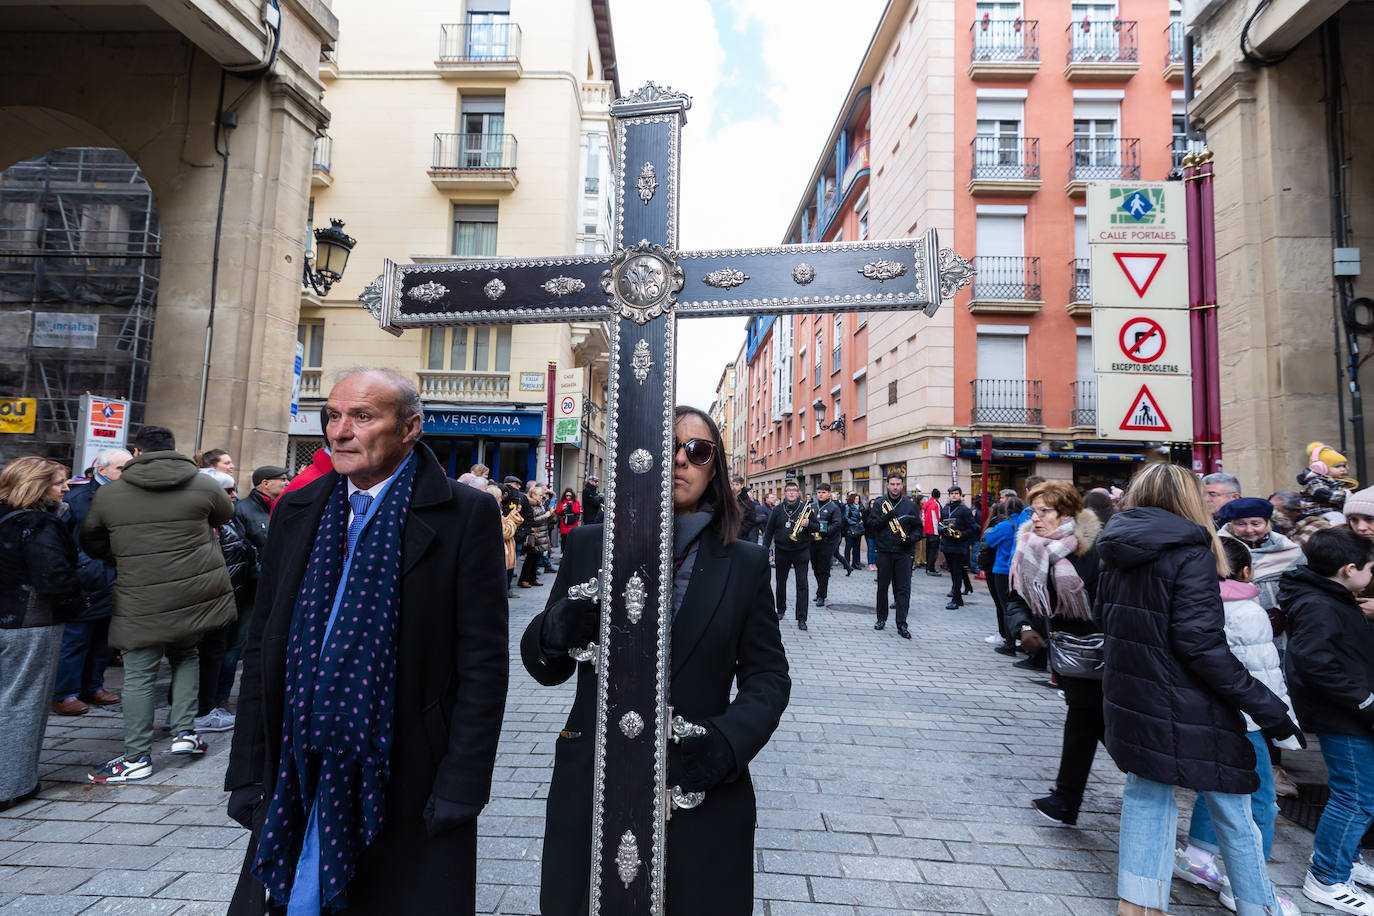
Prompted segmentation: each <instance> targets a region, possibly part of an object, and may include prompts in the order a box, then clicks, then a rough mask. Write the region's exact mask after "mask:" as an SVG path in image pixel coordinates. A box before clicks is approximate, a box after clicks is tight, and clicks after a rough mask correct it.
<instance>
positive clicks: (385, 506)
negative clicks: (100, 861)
mask: <svg viewBox="0 0 1374 916" xmlns="http://www.w3.org/2000/svg"><path fill="white" fill-rule="evenodd" d="M415 464H416V462H415V458H414V456H412V457H411V458H410V460H408V461H407V462H406V464H405V467H403V468H402V469H401V472H400V474H398V475H397V477H396V479H395V480H394V481H393V482H392V484H391V486H390V487H389V488H388V489H387V492H386V495H385V496H384V497H383V501H382V504H381V505H380V506H378V507H377V512H376V514H375V515H374V516H373V518H372V520H371V522H370V523H369V524H368V526H367V528H366V529H364V531H363V533H362V535H361V537H359V539H358V543H357V545H356V547H355V550H354V556H353V563H352V566H351V567H350V569H349V574H348V581H347V582H346V583H345V585H344V593H343V597H342V600H340V602H339V611H338V616H337V618H336V619H335V621H334V626H333V629H332V630H329V635H328V642H327V643H326V642H325V632H326V628H327V627H328V623H329V617H330V614H331V612H332V611H333V608H334V600H335V596H336V594H337V592H338V587H339V580H340V579H341V578H342V576H343V571H344V561H345V557H344V551H345V549H346V543H347V531H348V499H347V492H348V488H347V481H346V480H344V479H343V478H342V477H341V478H340V479H339V482H338V484H337V485H336V486H335V487H334V492H333V493H331V494H330V496H329V501H328V503H327V504H326V505H325V509H324V515H323V516H322V517H321V518H320V526H319V530H318V531H317V533H316V535H315V544H314V547H313V548H312V549H311V551H310V561H309V563H308V564H307V566H306V568H305V575H304V576H303V577H302V579H301V586H300V592H299V593H298V594H297V596H296V609H295V612H294V615H293V617H292V621H291V637H290V643H289V644H288V646H287V655H286V710H285V722H284V728H283V729H282V741H281V770H280V772H279V773H278V774H277V785H276V790H275V792H274V793H273V795H272V801H271V806H270V808H269V809H268V813H267V821H266V823H265V824H264V826H263V828H262V834H261V837H260V838H259V840H258V852H257V858H256V860H255V861H254V863H253V874H255V875H257V877H258V878H259V880H261V881H262V882H263V884H264V885H265V886H266V887H267V890H268V892H269V893H270V894H271V895H272V899H273V900H274V901H276V902H277V903H279V904H285V903H286V902H287V900H288V899H289V898H290V895H291V884H292V881H293V879H294V877H295V871H296V860H297V859H298V858H299V856H300V852H301V844H302V842H303V840H304V837H305V830H306V824H307V819H308V817H309V815H310V808H311V805H312V804H313V805H314V806H315V808H316V811H317V815H318V818H319V825H318V827H319V842H320V870H319V875H320V896H321V900H322V901H323V903H324V909H325V910H326V911H328V910H333V909H338V908H341V907H342V906H343V905H344V900H345V898H344V897H343V896H341V895H342V894H343V891H344V889H345V888H346V887H347V885H348V880H349V878H350V877H351V876H352V874H353V869H354V867H355V864H356V862H357V860H358V858H359V856H361V855H362V852H363V850H364V849H365V848H366V847H367V845H368V844H369V843H371V842H372V841H373V840H374V839H375V838H376V836H377V834H378V833H380V832H381V829H382V814H383V811H384V810H385V803H386V781H387V776H388V774H389V772H390V758H391V737H392V735H391V728H392V714H393V709H392V707H393V703H394V700H395V696H394V694H395V680H396V657H395V646H394V643H395V637H396V621H397V617H398V613H399V610H400V578H401V536H402V533H403V531H404V529H405V519H406V511H407V509H408V508H409V506H410V495H411V489H412V486H413V484H414V479H415ZM321 645H323V646H324V649H323V652H321Z"/></svg>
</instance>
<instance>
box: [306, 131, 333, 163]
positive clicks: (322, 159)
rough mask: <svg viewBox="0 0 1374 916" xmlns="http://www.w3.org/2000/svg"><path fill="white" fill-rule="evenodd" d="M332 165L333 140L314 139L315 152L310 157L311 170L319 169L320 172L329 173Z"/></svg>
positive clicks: (329, 138)
mask: <svg viewBox="0 0 1374 916" xmlns="http://www.w3.org/2000/svg"><path fill="white" fill-rule="evenodd" d="M333 164H334V138H333V137H328V136H326V137H316V138H315V152H314V154H313V155H312V156H311V160H310V165H311V167H312V168H316V169H319V170H320V171H321V172H327V171H329V169H330V167H331V166H333Z"/></svg>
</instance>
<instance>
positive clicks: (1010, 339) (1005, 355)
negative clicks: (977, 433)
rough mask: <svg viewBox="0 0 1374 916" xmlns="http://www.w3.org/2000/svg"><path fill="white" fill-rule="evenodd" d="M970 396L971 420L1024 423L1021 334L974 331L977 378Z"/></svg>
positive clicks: (1025, 404)
mask: <svg viewBox="0 0 1374 916" xmlns="http://www.w3.org/2000/svg"><path fill="white" fill-rule="evenodd" d="M974 397H975V399H976V400H975V406H976V408H977V411H976V414H975V416H974V421H975V422H978V423H1012V424H1025V423H1026V422H1027V419H1026V414H1027V410H1026V408H1027V402H1026V338H1025V335H1024V334H1020V333H1016V334H993V333H979V334H978V380H977V383H976V391H975V395H974Z"/></svg>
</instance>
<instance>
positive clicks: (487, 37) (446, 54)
mask: <svg viewBox="0 0 1374 916" xmlns="http://www.w3.org/2000/svg"><path fill="white" fill-rule="evenodd" d="M519 59H520V26H518V25H516V24H515V23H514V22H459V23H454V24H449V25H441V26H439V57H438V60H439V62H440V63H461V62H464V61H473V62H479V61H503V60H519Z"/></svg>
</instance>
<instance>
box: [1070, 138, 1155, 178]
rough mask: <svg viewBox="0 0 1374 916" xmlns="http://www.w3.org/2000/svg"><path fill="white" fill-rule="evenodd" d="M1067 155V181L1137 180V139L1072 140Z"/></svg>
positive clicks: (1138, 143)
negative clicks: (1070, 161)
mask: <svg viewBox="0 0 1374 916" xmlns="http://www.w3.org/2000/svg"><path fill="white" fill-rule="evenodd" d="M1069 153H1070V156H1071V157H1072V165H1070V166H1069V181H1138V180H1140V140H1139V139H1138V138H1135V137H1074V138H1073V142H1072V143H1070V144H1069Z"/></svg>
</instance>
